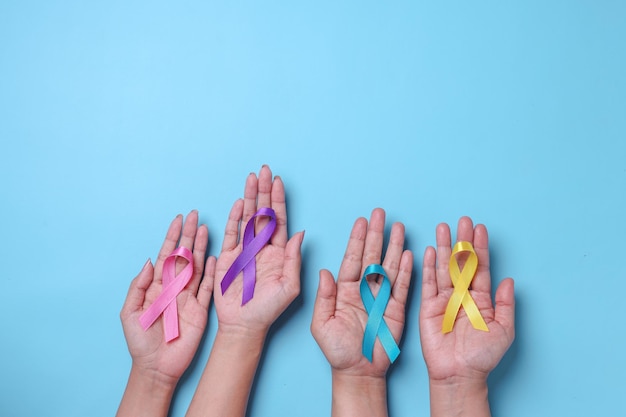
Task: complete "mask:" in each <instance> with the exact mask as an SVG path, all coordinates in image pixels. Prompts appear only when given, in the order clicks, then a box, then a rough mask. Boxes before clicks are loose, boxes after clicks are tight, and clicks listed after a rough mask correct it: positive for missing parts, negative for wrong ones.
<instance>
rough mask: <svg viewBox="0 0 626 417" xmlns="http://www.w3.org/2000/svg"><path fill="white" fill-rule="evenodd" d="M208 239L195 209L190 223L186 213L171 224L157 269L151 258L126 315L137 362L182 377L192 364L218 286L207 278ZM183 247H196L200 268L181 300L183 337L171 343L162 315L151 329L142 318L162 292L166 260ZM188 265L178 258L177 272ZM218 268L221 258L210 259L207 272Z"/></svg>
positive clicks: (127, 304) (196, 264) (167, 375)
mask: <svg viewBox="0 0 626 417" xmlns="http://www.w3.org/2000/svg"><path fill="white" fill-rule="evenodd" d="M181 229H182V236H181ZM179 238H180V243H179ZM207 240H208V230H207V228H206V226H204V225H202V226H200V227H198V213H197V212H196V211H192V212H191V213H189V215H188V216H187V219H186V221H185V224H184V227H183V219H182V216H177V217H176V218H175V219H174V220H173V221H172V223H171V225H170V227H169V230H168V232H167V235H166V237H165V241H164V242H163V246H162V247H161V250H160V252H159V256H158V258H157V261H156V265H155V266H154V267H153V266H152V263H151V262H147V263H146V265H145V266H144V268H143V269H142V271H141V272H140V273H139V275H138V276H137V277H136V278H135V279H134V280H133V282H132V283H131V286H130V289H129V291H128V296H127V298H126V301H125V303H124V306H123V308H122V311H121V313H120V317H121V319H122V325H123V328H124V335H125V337H126V341H127V343H128V350H129V351H130V354H131V356H132V358H133V366H137V367H139V368H141V369H142V370H144V371H151V372H155V373H156V374H158V375H160V376H162V377H163V378H165V379H171V380H172V381H177V380H178V379H179V378H180V377H181V375H182V374H183V372H184V371H185V369H187V367H188V366H189V364H190V363H191V360H192V359H193V356H194V355H195V352H196V350H197V348H198V345H199V343H200V340H201V338H202V335H203V334H204V330H205V328H206V324H207V310H208V306H209V302H210V299H211V293H212V289H213V282H212V280H211V279H209V278H205V279H204V280H202V282H201V276H202V270H203V263H204V256H205V253H206V248H207ZM178 245H180V246H184V247H186V248H188V249H190V250H193V260H194V268H193V275H192V278H191V280H190V282H189V284H188V285H187V286H186V287H185V289H184V290H183V291H182V292H181V293H180V294H179V295H178V297H177V298H176V302H177V305H178V323H179V333H180V335H179V337H178V338H176V339H174V340H172V341H170V342H166V341H165V337H164V331H163V318H162V316H161V317H160V318H159V319H157V321H156V322H155V323H154V324H153V325H152V326H151V327H150V328H148V329H147V330H146V331H144V330H143V328H142V327H141V325H140V323H139V317H140V316H141V314H142V313H143V312H144V311H145V309H147V308H148V307H149V306H150V305H151V304H152V303H153V302H154V300H155V299H156V298H157V297H158V296H159V294H161V290H162V288H163V283H162V272H163V263H164V261H165V259H166V258H167V257H168V255H169V254H170V253H172V251H173V250H174V249H176V247H177V246H178ZM186 263H187V262H186V261H185V260H180V259H178V260H177V261H176V273H179V272H180V271H181V270H182V269H183V267H184V266H185V265H186ZM214 269H215V258H209V260H208V261H207V272H209V273H208V274H207V275H212V273H211V271H212V270H214Z"/></svg>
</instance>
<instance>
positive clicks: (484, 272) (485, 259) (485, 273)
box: [471, 224, 491, 294]
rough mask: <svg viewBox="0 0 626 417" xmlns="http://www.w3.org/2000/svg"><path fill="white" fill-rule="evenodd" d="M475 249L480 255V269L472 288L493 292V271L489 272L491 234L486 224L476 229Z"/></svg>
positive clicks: (477, 271)
mask: <svg viewBox="0 0 626 417" xmlns="http://www.w3.org/2000/svg"><path fill="white" fill-rule="evenodd" d="M474 250H475V251H476V255H477V256H478V269H477V270H476V276H475V277H474V279H473V280H472V287H471V288H472V290H474V291H481V292H486V293H488V294H491V273H490V272H489V235H488V233H487V228H486V227H485V225H482V224H479V225H477V226H476V228H475V229H474Z"/></svg>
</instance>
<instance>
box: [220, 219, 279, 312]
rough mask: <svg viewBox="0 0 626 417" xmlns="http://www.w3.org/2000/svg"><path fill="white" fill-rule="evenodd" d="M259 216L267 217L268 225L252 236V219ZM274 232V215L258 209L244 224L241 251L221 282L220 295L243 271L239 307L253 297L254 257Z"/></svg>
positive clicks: (254, 281)
mask: <svg viewBox="0 0 626 417" xmlns="http://www.w3.org/2000/svg"><path fill="white" fill-rule="evenodd" d="M259 216H268V217H269V218H270V220H269V223H268V224H267V225H266V226H265V227H264V228H263V229H261V231H260V232H259V234H258V235H256V236H255V235H254V219H255V218H257V217H259ZM274 230H276V213H275V212H274V210H272V209H271V208H269V207H263V208H260V209H259V210H258V211H257V212H256V213H255V214H254V216H252V218H250V220H248V223H247V224H246V228H245V230H244V233H243V242H242V250H241V253H240V254H239V256H237V259H235V262H233V264H232V265H231V266H230V268H228V271H226V275H224V278H223V279H222V282H221V287H222V295H224V293H225V292H226V290H227V289H228V287H230V284H232V283H233V281H234V280H235V278H237V275H239V272H241V271H243V295H242V299H241V305H244V304H246V303H247V302H248V301H250V300H251V299H252V297H253V296H254V286H255V284H256V260H255V257H256V255H257V254H258V253H259V252H260V251H261V249H263V247H264V246H265V245H266V244H267V243H268V242H269V241H270V239H271V237H272V235H273V234H274Z"/></svg>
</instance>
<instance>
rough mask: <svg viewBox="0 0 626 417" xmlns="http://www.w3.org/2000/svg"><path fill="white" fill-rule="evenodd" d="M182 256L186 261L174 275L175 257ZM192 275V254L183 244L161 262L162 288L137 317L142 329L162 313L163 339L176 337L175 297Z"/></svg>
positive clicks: (176, 307) (146, 328) (167, 340)
mask: <svg viewBox="0 0 626 417" xmlns="http://www.w3.org/2000/svg"><path fill="white" fill-rule="evenodd" d="M177 257H181V258H184V259H185V260H186V261H187V262H188V263H187V265H185V267H184V268H183V270H182V271H180V273H179V274H178V275H176V258H177ZM192 275H193V254H192V253H191V251H190V250H189V249H187V248H185V247H183V246H180V247H178V248H177V249H175V250H174V251H173V252H172V253H171V254H170V255H169V256H168V257H167V258H165V262H163V289H162V290H161V294H159V296H158V297H157V298H156V300H154V302H153V303H152V305H150V307H148V309H147V310H146V311H144V313H143V314H142V315H141V317H139V322H140V324H141V327H142V328H143V330H144V331H146V330H148V328H150V326H152V324H154V322H155V321H156V320H157V319H158V318H159V316H160V315H161V314H163V326H164V332H165V341H166V342H169V341H171V340H173V339H176V338H177V337H178V335H179V333H178V306H177V304H176V297H177V296H178V294H180V293H181V291H182V290H183V289H185V287H186V286H187V284H188V283H189V281H190V280H191V276H192Z"/></svg>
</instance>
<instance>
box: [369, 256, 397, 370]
mask: <svg viewBox="0 0 626 417" xmlns="http://www.w3.org/2000/svg"><path fill="white" fill-rule="evenodd" d="M374 274H378V275H381V276H382V278H383V279H382V283H381V285H380V290H379V291H378V296H377V297H376V298H374V294H373V293H372V290H371V289H370V286H369V284H368V283H367V277H368V276H369V275H374ZM390 296H391V283H390V282H389V278H388V277H387V273H386V272H385V270H384V268H383V267H382V266H381V265H378V264H372V265H370V266H368V267H367V268H365V272H363V278H361V300H363V305H364V306H365V310H366V311H367V314H368V317H367V324H366V325H365V333H364V334H363V356H365V357H366V358H367V360H368V361H370V362H372V355H373V353H374V343H375V342H376V337H378V340H380V343H381V344H382V345H383V348H384V349H385V353H387V356H388V357H389V360H390V361H391V363H393V361H395V360H396V358H397V357H398V355H399V354H400V348H399V347H398V344H397V343H396V341H395V339H394V338H393V335H392V334H391V331H390V330H389V327H388V326H387V323H386V322H385V319H384V317H383V315H384V314H385V309H386V308H387V303H388V302H389V297H390Z"/></svg>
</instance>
